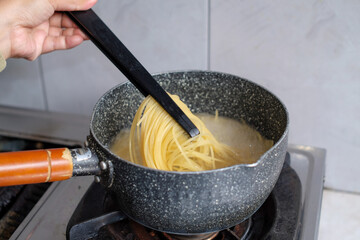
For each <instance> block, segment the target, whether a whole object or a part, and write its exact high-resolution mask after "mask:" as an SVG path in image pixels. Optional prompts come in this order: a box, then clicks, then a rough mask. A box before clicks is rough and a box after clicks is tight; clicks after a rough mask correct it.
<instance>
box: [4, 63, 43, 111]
mask: <svg viewBox="0 0 360 240" xmlns="http://www.w3.org/2000/svg"><path fill="white" fill-rule="evenodd" d="M43 90H44V89H43V85H42V84H41V72H40V65H39V61H38V60H37V61H34V62H29V61H26V60H22V59H9V60H7V67H6V69H5V70H4V71H3V72H1V73H0V105H7V106H13V107H25V108H32V109H39V110H45V109H46V103H45V98H44V95H43V93H44V92H43Z"/></svg>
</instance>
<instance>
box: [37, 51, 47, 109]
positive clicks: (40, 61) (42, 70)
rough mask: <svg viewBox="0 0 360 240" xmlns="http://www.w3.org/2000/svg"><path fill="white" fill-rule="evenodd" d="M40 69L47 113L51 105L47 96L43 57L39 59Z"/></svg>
mask: <svg viewBox="0 0 360 240" xmlns="http://www.w3.org/2000/svg"><path fill="white" fill-rule="evenodd" d="M39 68H40V80H41V88H42V93H43V99H44V105H45V111H47V112H48V111H49V104H48V98H47V94H46V87H45V77H44V68H43V64H42V57H41V56H40V57H39Z"/></svg>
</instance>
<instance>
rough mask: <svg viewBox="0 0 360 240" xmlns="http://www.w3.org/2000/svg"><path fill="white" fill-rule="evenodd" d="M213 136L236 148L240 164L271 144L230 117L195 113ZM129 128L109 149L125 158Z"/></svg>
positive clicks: (267, 148)
mask: <svg viewBox="0 0 360 240" xmlns="http://www.w3.org/2000/svg"><path fill="white" fill-rule="evenodd" d="M197 116H198V117H199V118H200V119H201V120H202V121H203V122H204V123H205V125H206V127H207V128H208V129H209V130H210V132H211V133H212V134H213V135H214V136H215V138H216V139H217V140H218V141H219V142H222V143H224V144H227V145H229V146H231V147H234V148H236V149H237V150H238V151H237V152H236V154H238V155H239V159H242V160H241V162H239V163H242V164H250V163H254V162H256V161H257V160H258V159H259V158H260V156H261V155H262V154H263V153H265V152H266V151H267V150H269V149H270V148H271V147H272V146H273V141H272V140H268V139H266V138H264V137H263V136H261V135H260V133H259V132H257V131H256V130H255V129H253V128H252V127H250V126H249V125H247V124H246V123H244V122H240V121H237V120H234V119H231V118H226V117H219V116H216V117H215V116H213V115H209V114H197ZM129 136H130V129H126V130H122V131H121V132H120V133H119V134H118V135H117V136H116V138H115V140H114V142H113V144H112V145H111V147H110V150H111V151H112V152H113V153H115V154H116V155H118V156H120V157H121V158H123V159H125V160H129V159H130V153H129Z"/></svg>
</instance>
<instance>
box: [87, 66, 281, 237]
mask: <svg viewBox="0 0 360 240" xmlns="http://www.w3.org/2000/svg"><path fill="white" fill-rule="evenodd" d="M155 79H156V80H157V81H159V83H160V84H161V85H162V86H163V87H164V88H165V89H166V90H167V91H168V92H170V93H173V94H177V95H179V96H180V98H181V99H182V100H183V101H184V102H185V103H186V104H187V105H188V106H189V107H190V109H191V110H192V111H193V112H206V113H211V114H213V113H214V112H215V110H216V109H218V110H219V112H220V115H223V116H227V117H231V118H234V119H244V120H245V121H246V122H247V123H249V124H250V125H252V126H254V127H255V128H256V129H257V130H258V131H260V132H261V133H262V134H263V135H264V136H266V137H267V138H270V139H273V140H274V141H275V145H274V146H273V147H272V148H271V149H270V150H269V151H267V152H266V153H265V154H264V155H263V156H262V157H261V158H260V159H259V160H258V162H256V163H255V164H251V165H236V166H232V167H227V168H223V169H217V170H212V171H204V172H167V171H160V170H155V169H150V168H147V167H143V166H139V165H136V164H133V163H130V162H128V161H125V160H123V159H121V158H119V157H117V156H115V155H113V154H112V153H111V152H109V151H108V146H109V144H111V142H112V140H113V138H114V136H115V135H116V134H117V133H118V132H119V130H120V129H121V128H128V127H130V126H131V122H132V120H133V116H134V114H135V112H136V110H137V108H138V106H139V104H140V102H141V101H142V99H143V97H142V95H141V94H140V93H139V92H138V91H137V90H136V89H135V87H134V86H133V85H131V84H130V83H125V84H122V85H119V86H117V87H115V88H113V89H111V90H110V91H108V92H107V93H106V94H105V95H104V96H103V97H102V98H101V99H100V100H99V101H98V103H97V104H96V106H95V109H94V113H93V117H92V121H91V126H90V136H89V144H90V148H91V149H92V150H94V151H95V152H96V154H97V155H98V157H99V159H100V160H109V161H111V163H112V165H113V166H114V168H113V169H114V173H113V176H114V178H113V181H112V185H111V187H110V188H111V190H112V191H114V192H115V193H116V195H117V199H118V202H119V205H120V207H121V209H122V210H123V212H124V213H125V214H126V215H128V216H129V217H130V218H132V219H133V220H135V221H137V222H139V223H141V224H143V225H145V226H148V227H150V228H153V229H156V230H160V231H165V232H169V233H177V234H195V233H205V232H212V231H218V230H221V229H225V228H228V227H231V226H234V225H236V224H238V223H240V222H242V221H243V220H245V219H246V218H248V217H249V216H251V215H252V214H253V213H254V212H255V211H256V210H257V209H258V208H259V207H260V206H261V205H262V203H263V202H264V201H265V200H266V198H267V197H268V195H269V194H270V192H271V190H272V188H273V187H274V185H275V183H276V181H277V179H278V176H279V174H280V171H281V168H282V165H283V162H284V158H285V153H286V149H287V139H288V113H287V110H286V108H285V107H284V105H283V104H282V103H281V102H280V101H279V100H278V98H276V97H275V96H274V95H273V94H271V93H270V92H268V91H267V90H265V89H264V88H262V87H260V86H258V85H256V84H255V83H252V82H249V81H247V80H245V79H242V78H239V77H237V76H233V75H229V74H224V73H216V72H203V71H189V72H174V73H165V74H159V75H155Z"/></svg>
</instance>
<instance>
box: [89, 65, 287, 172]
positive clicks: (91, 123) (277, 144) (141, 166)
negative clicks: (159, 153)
mask: <svg viewBox="0 0 360 240" xmlns="http://www.w3.org/2000/svg"><path fill="white" fill-rule="evenodd" d="M176 73H211V74H222V75H227V76H230V77H235V78H238V79H241V80H245V81H246V82H249V83H251V84H254V85H256V86H257V87H260V88H261V89H263V90H265V91H267V92H268V93H270V94H271V95H272V96H273V97H275V99H276V100H277V101H279V103H280V104H281V106H282V107H283V109H284V111H285V114H286V127H285V131H284V132H283V133H282V135H281V137H280V138H279V140H278V141H276V143H275V144H274V145H273V146H272V147H271V148H270V149H268V150H267V151H266V152H265V153H263V154H262V155H261V156H260V158H259V159H258V160H257V161H256V162H255V163H251V164H236V165H231V166H228V167H224V168H218V169H212V170H204V171H189V172H180V171H167V170H161V169H155V168H150V167H146V166H143V165H139V164H136V163H133V162H130V161H128V160H125V159H123V158H121V157H119V156H118V155H116V154H114V153H113V152H111V151H110V149H108V148H107V147H106V146H105V145H104V144H102V143H101V142H100V140H99V139H98V138H97V136H96V135H95V134H94V130H93V119H94V117H95V110H96V109H97V108H98V105H99V104H100V102H101V101H102V98H103V97H104V96H105V95H108V94H109V93H110V92H112V91H113V90H114V89H117V88H119V87H120V86H122V85H125V84H132V83H131V82H130V81H128V80H127V81H125V82H123V83H120V84H118V85H116V86H114V87H112V88H110V89H109V90H108V91H106V92H105V93H104V94H103V95H102V96H101V97H100V98H99V100H98V101H97V102H96V104H95V106H94V109H93V112H92V115H91V120H90V134H91V136H92V137H93V139H94V140H95V142H96V144H97V145H98V146H99V147H100V148H101V150H102V151H104V152H106V153H108V154H110V155H111V156H112V157H114V158H115V159H117V160H119V161H123V162H124V163H126V164H130V165H132V166H135V167H140V168H142V169H144V170H146V171H150V172H159V173H163V174H174V175H198V174H212V173H216V172H223V171H228V170H230V169H233V168H244V169H246V168H254V167H256V166H258V165H259V164H261V163H262V162H263V161H265V158H267V155H268V154H269V153H270V152H272V151H273V150H274V149H275V148H277V147H278V146H279V145H280V144H281V143H282V142H283V140H284V139H285V138H286V137H287V135H288V132H289V112H288V110H287V108H286V106H285V104H284V103H283V102H282V101H281V100H280V99H279V98H278V97H277V96H276V95H275V94H273V93H272V92H271V91H269V90H268V89H267V88H265V87H263V86H261V85H259V84H257V83H255V82H253V81H250V80H248V79H246V78H242V77H239V76H237V75H234V74H229V73H224V72H219V71H204V70H184V71H182V70H178V71H164V72H157V73H154V74H152V76H158V75H164V74H176Z"/></svg>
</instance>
